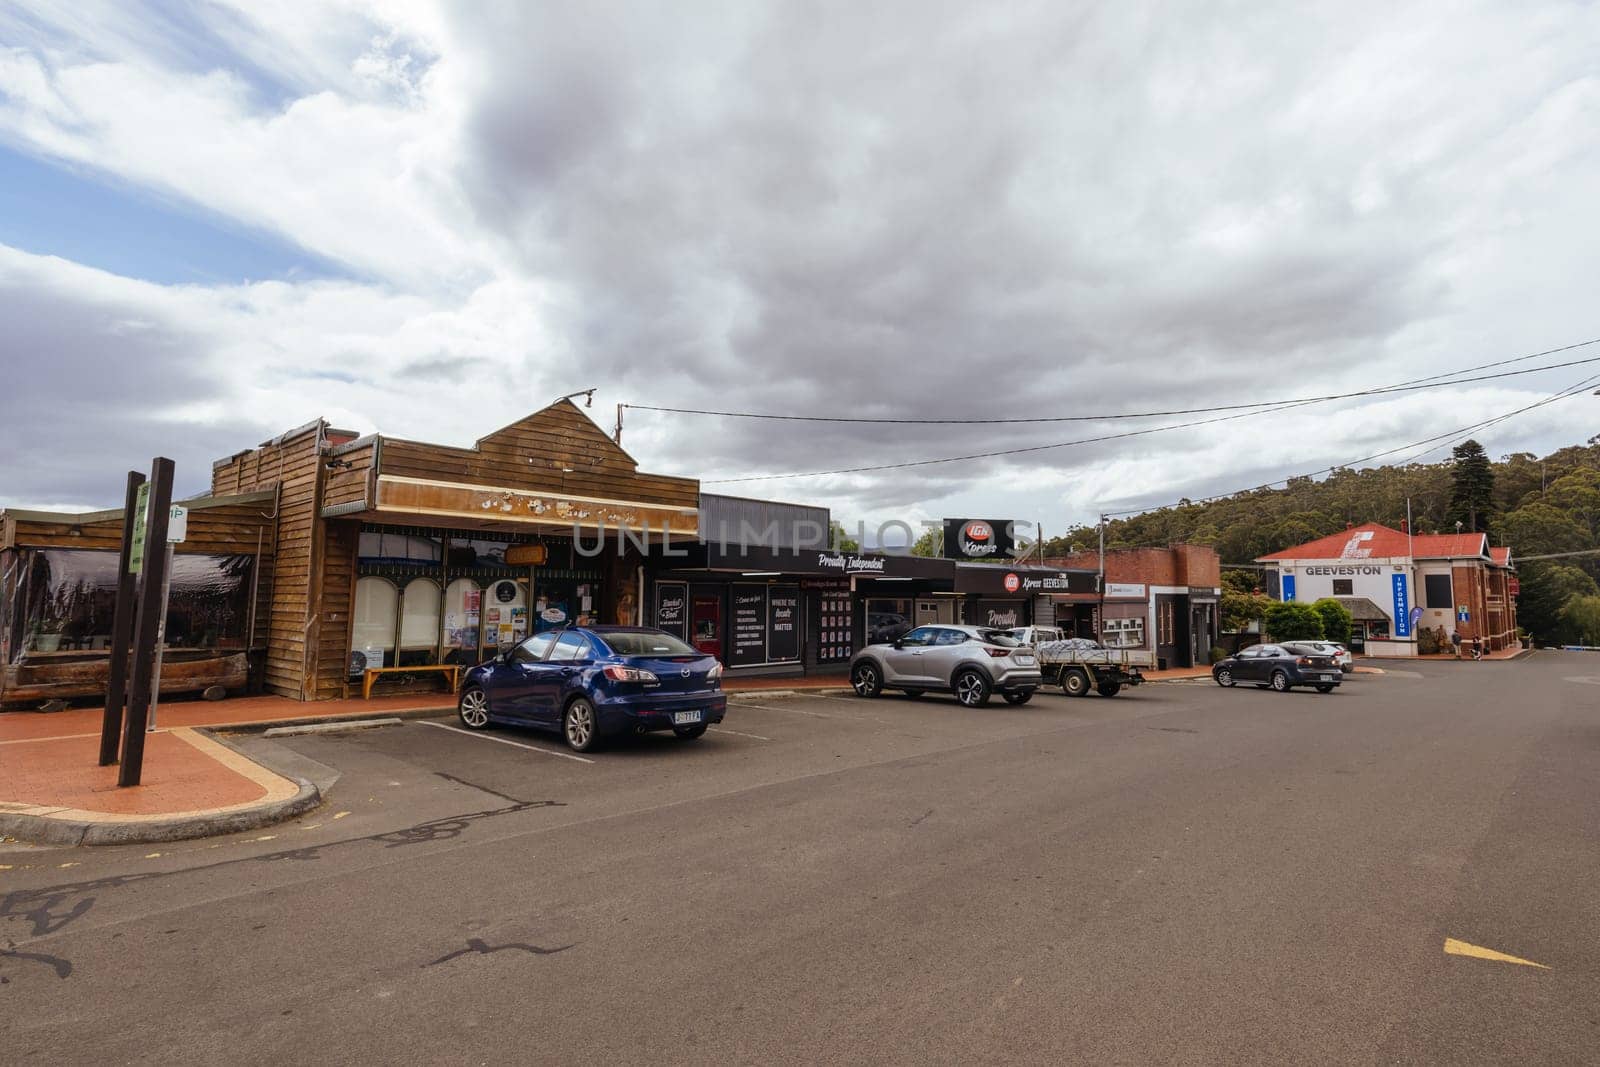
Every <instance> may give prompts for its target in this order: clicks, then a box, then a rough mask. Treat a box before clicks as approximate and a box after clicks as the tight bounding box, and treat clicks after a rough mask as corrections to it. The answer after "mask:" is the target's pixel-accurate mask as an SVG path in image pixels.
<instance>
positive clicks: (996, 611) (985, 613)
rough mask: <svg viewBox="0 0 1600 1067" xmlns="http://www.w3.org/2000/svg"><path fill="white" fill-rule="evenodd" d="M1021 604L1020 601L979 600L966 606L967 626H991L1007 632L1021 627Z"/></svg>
mask: <svg viewBox="0 0 1600 1067" xmlns="http://www.w3.org/2000/svg"><path fill="white" fill-rule="evenodd" d="M1022 615H1023V604H1022V602H1021V601H1020V600H979V601H976V602H974V603H971V604H968V605H967V618H968V619H970V620H972V621H971V622H970V623H968V625H969V626H993V627H994V628H995V629H997V630H1009V629H1011V627H1013V626H1021V625H1023V617H1022Z"/></svg>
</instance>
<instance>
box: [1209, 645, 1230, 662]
mask: <svg viewBox="0 0 1600 1067" xmlns="http://www.w3.org/2000/svg"><path fill="white" fill-rule="evenodd" d="M1227 658H1228V650H1227V649H1225V648H1221V647H1217V646H1213V647H1212V649H1211V662H1212V663H1219V662H1221V661H1222V660H1225V659H1227Z"/></svg>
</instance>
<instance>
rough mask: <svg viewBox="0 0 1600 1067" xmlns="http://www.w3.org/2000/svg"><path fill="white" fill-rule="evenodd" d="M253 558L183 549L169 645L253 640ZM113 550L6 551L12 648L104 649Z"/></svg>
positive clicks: (170, 609)
mask: <svg viewBox="0 0 1600 1067" xmlns="http://www.w3.org/2000/svg"><path fill="white" fill-rule="evenodd" d="M254 562H255V561H254V557H251V556H212V555H189V554H180V555H176V556H175V557H174V558H173V564H172V582H171V590H170V596H169V598H168V601H167V628H166V643H167V647H169V648H217V649H242V648H244V647H245V645H246V643H247V642H248V640H249V637H250V635H249V623H250V592H251V589H252V579H253V575H254V570H255V568H254ZM117 563H118V555H117V553H115V552H108V551H101V550H96V549H36V550H25V551H20V552H17V553H16V554H15V556H12V557H8V561H7V567H8V576H7V584H8V585H9V587H10V588H11V589H12V590H13V591H14V593H13V596H14V598H15V599H14V601H13V603H14V605H15V607H14V610H13V613H12V617H11V619H10V621H9V624H8V626H7V631H8V640H7V644H8V646H9V651H10V654H11V655H12V656H13V657H15V656H17V655H20V654H23V653H37V654H48V653H55V652H96V651H105V650H106V649H108V648H109V647H110V645H111V620H112V616H113V614H114V613H115V611H116V602H117Z"/></svg>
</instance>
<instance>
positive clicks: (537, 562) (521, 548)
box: [506, 544, 550, 567]
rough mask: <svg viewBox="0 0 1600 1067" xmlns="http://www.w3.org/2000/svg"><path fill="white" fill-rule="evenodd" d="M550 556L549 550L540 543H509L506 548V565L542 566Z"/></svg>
mask: <svg viewBox="0 0 1600 1067" xmlns="http://www.w3.org/2000/svg"><path fill="white" fill-rule="evenodd" d="M549 558H550V550H549V549H548V548H546V547H545V546H544V545H542V544H533V545H511V546H510V547H509V548H507V549H506V565H507V566H510V567H542V566H544V564H545V561H546V560H547V559H549Z"/></svg>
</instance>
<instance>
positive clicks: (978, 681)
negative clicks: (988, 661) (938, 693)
mask: <svg viewBox="0 0 1600 1067" xmlns="http://www.w3.org/2000/svg"><path fill="white" fill-rule="evenodd" d="M991 691H992V688H991V686H990V685H989V679H987V678H985V677H984V676H983V674H982V672H980V671H975V670H970V669H968V670H964V671H962V672H961V673H960V674H958V675H956V699H957V700H959V701H961V703H963V704H965V705H966V706H967V707H969V708H981V707H983V706H984V705H985V704H987V703H989V693H990V692H991Z"/></svg>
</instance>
